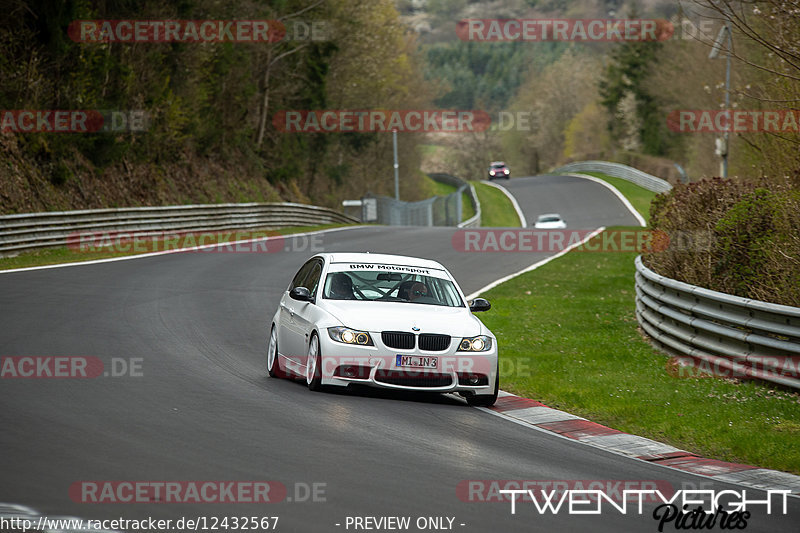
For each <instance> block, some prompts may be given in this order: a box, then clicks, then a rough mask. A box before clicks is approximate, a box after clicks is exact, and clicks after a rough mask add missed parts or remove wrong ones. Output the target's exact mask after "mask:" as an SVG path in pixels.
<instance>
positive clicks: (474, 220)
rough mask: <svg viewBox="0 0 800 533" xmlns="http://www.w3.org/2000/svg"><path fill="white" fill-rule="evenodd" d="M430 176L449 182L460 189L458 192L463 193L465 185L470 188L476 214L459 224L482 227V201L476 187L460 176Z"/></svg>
mask: <svg viewBox="0 0 800 533" xmlns="http://www.w3.org/2000/svg"><path fill="white" fill-rule="evenodd" d="M428 176H429V177H430V178H431V179H432V180H435V181H438V182H440V183H447V184H449V185H452V186H454V187H456V188H457V189H458V191H457V192H458V193H459V194H460V193H462V192H463V190H464V187H467V188H468V192H469V194H468V196H469V201H470V203H472V208H473V210H474V211H475V214H474V215H473V216H471V217H470V218H468V219H467V220H464V221H461V222H459V223H458V224H457V226H458V227H459V228H479V227H481V202H480V200H478V193H477V192H475V187H473V186H472V184H470V183H467V182H466V181H464V180H462V179H461V178H459V177H456V176H453V175H451V174H441V173H438V174H428Z"/></svg>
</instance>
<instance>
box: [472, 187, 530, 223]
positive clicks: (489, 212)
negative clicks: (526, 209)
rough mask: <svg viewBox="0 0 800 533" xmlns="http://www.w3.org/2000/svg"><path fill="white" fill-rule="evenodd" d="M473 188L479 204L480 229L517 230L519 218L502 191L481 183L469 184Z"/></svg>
mask: <svg viewBox="0 0 800 533" xmlns="http://www.w3.org/2000/svg"><path fill="white" fill-rule="evenodd" d="M470 183H472V185H474V186H475V192H476V193H477V194H478V200H479V201H480V202H481V227H483V228H518V227H519V217H518V216H517V212H516V211H515V210H514V205H513V204H512V203H511V200H509V199H508V197H507V196H506V195H505V194H503V191H501V190H499V189H496V188H494V187H491V186H489V185H486V184H485V183H481V182H479V181H473V182H470Z"/></svg>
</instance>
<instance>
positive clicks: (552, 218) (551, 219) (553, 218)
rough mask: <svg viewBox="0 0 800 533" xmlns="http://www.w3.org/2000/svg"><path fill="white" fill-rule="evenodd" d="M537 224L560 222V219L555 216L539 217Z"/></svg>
mask: <svg viewBox="0 0 800 533" xmlns="http://www.w3.org/2000/svg"><path fill="white" fill-rule="evenodd" d="M539 222H561V218H560V217H556V216H547V217H539Z"/></svg>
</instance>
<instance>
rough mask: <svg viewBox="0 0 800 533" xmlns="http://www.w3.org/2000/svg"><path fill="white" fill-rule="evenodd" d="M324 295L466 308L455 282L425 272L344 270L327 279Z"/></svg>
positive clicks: (339, 298) (328, 297)
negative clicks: (423, 273)
mask: <svg viewBox="0 0 800 533" xmlns="http://www.w3.org/2000/svg"><path fill="white" fill-rule="evenodd" d="M322 297H323V298H325V299H328V300H361V301H381V302H399V303H415V304H426V305H439V306H444V307H464V303H463V301H462V300H461V296H460V295H459V293H458V290H457V289H456V287H455V285H454V284H453V282H452V281H450V280H447V279H444V278H439V277H434V276H426V275H422V274H411V273H399V272H380V271H375V270H345V271H341V272H331V273H329V274H328V275H327V276H326V278H325V289H324V291H323V295H322Z"/></svg>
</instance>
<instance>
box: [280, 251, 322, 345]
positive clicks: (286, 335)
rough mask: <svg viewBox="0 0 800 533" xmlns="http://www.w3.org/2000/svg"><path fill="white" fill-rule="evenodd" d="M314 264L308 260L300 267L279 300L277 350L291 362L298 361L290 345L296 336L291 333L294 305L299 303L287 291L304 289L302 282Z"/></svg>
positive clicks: (293, 325) (295, 307)
mask: <svg viewBox="0 0 800 533" xmlns="http://www.w3.org/2000/svg"><path fill="white" fill-rule="evenodd" d="M314 264H315V260H314V259H310V260H308V261H306V262H305V263H304V264H303V266H302V267H300V270H298V271H297V273H296V274H295V275H294V278H292V282H291V283H290V284H289V288H288V289H286V292H284V293H283V297H282V298H281V303H280V308H279V313H280V314H279V323H280V327H279V328H278V350H279V351H280V353H281V355H283V356H284V357H287V358H289V359H292V360H293V361H299V355H300V354H299V353H297V351H296V348H293V347H292V343H293V342H294V340H295V337H296V334H294V333H293V331H294V330H295V329H297V326H296V324H295V318H294V315H295V312H296V310H297V307H298V306H297V305H296V304H298V303H299V302H297V301H295V300H292V299H291V298H290V297H289V291H291V290H292V289H294V288H295V287H305V285H303V282H304V281H305V279H306V278H307V277H308V273H309V272H311V269H312V268H313V267H314Z"/></svg>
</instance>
